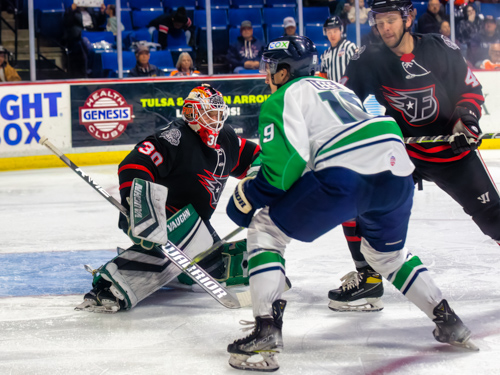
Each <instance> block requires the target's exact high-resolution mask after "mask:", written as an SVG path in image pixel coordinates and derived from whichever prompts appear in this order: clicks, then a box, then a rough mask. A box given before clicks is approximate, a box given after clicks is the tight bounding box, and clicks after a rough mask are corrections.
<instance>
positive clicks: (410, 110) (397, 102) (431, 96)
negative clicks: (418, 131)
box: [382, 85, 439, 126]
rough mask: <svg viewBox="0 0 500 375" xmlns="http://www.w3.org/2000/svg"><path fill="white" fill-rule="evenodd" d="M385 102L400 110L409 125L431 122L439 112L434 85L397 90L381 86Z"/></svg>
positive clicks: (421, 124)
mask: <svg viewBox="0 0 500 375" xmlns="http://www.w3.org/2000/svg"><path fill="white" fill-rule="evenodd" d="M382 87H383V89H384V91H383V95H384V98H385V100H387V103H388V104H389V105H390V106H391V107H392V108H394V109H395V110H396V111H398V112H400V113H401V115H402V116H403V118H404V120H405V121H406V122H407V123H408V124H409V125H411V126H424V125H427V124H429V123H431V122H433V121H434V120H435V119H436V118H437V116H438V113H439V102H438V100H437V98H436V96H435V92H436V88H435V86H434V85H431V86H427V87H422V88H417V89H413V90H399V89H394V88H390V87H386V86H382Z"/></svg>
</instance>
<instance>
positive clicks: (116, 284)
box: [97, 205, 213, 310]
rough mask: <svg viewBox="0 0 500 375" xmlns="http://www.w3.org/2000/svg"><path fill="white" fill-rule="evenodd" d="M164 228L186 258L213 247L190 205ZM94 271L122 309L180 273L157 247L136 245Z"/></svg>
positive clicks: (128, 307) (121, 250)
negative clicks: (147, 248) (98, 274)
mask: <svg viewBox="0 0 500 375" xmlns="http://www.w3.org/2000/svg"><path fill="white" fill-rule="evenodd" d="M167 229H168V231H169V238H170V240H171V241H172V242H173V243H174V244H175V245H177V246H178V247H179V248H180V249H181V250H183V251H184V252H185V253H186V254H187V255H189V256H190V257H195V256H196V255H198V254H199V253H200V252H202V251H204V250H206V249H208V248H209V247H210V246H211V245H212V244H213V237H212V235H211V233H210V231H209V230H208V228H207V227H206V225H205V223H204V222H203V220H201V218H200V217H199V216H198V214H197V213H196V211H195V210H194V208H193V207H192V206H191V205H189V206H186V207H185V208H184V209H182V210H180V211H179V212H177V213H176V214H175V215H174V216H172V217H171V218H170V219H169V221H168V223H167ZM98 271H99V273H100V276H97V277H102V278H104V279H105V280H107V281H109V282H110V283H111V286H110V287H109V290H110V291H111V293H113V295H115V296H116V297H117V298H118V299H120V300H121V301H123V304H124V309H125V310H128V309H131V308H132V307H134V306H136V305H137V304H138V303H139V302H140V301H142V300H143V299H145V298H146V297H148V296H149V295H151V294H152V293H154V292H155V291H157V290H158V289H160V288H161V287H163V286H164V285H166V284H168V283H169V282H171V281H172V280H174V279H176V278H177V276H179V274H180V273H181V271H180V269H179V268H178V267H177V266H175V265H174V264H171V262H170V261H169V260H168V258H166V257H165V255H164V254H163V252H162V251H161V249H160V248H158V247H154V248H153V249H152V250H144V249H143V248H142V247H141V246H139V245H133V246H132V247H130V248H129V249H127V250H123V249H119V251H118V256H116V257H115V258H113V259H112V260H111V261H110V262H108V263H106V264H105V265H103V266H101V267H100V268H99V270H98Z"/></svg>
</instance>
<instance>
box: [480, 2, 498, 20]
mask: <svg viewBox="0 0 500 375" xmlns="http://www.w3.org/2000/svg"><path fill="white" fill-rule="evenodd" d="M481 13H482V14H484V15H485V16H493V17H495V18H500V4H498V3H481Z"/></svg>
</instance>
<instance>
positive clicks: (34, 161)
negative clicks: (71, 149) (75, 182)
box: [0, 151, 130, 171]
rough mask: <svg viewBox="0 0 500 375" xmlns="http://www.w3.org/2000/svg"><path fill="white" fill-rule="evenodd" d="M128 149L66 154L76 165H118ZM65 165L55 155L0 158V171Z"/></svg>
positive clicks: (127, 152)
mask: <svg viewBox="0 0 500 375" xmlns="http://www.w3.org/2000/svg"><path fill="white" fill-rule="evenodd" d="M129 153H130V151H107V152H89V153H80V154H66V156H67V157H68V158H69V159H70V160H71V161H72V162H73V163H75V164H76V165H78V166H79V167H80V166H82V167H83V166H86V165H101V164H116V165H118V164H119V163H120V162H121V161H122V160H123V159H124V158H125V156H127V155H128V154H129ZM59 167H66V164H64V163H63V162H62V160H61V159H59V158H58V157H57V156H55V155H37V156H19V157H15V158H0V171H15V170H21V169H38V168H59Z"/></svg>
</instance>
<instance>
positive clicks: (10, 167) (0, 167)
mask: <svg viewBox="0 0 500 375" xmlns="http://www.w3.org/2000/svg"><path fill="white" fill-rule="evenodd" d="M479 149H480V150H498V149H500V139H483V141H482V143H481V147H479ZM129 152H130V151H107V152H89V153H80V154H67V156H68V158H69V159H70V160H71V161H72V162H73V163H75V164H76V165H78V166H82V167H83V166H87V165H101V164H117V165H118V164H119V163H120V162H121V161H122V160H123V159H124V158H125V156H127V154H128V153H129ZM65 166H66V164H64V163H63V162H62V161H61V159H59V158H58V157H57V156H55V155H37V156H18V157H15V158H0V171H16V170H22V169H39V168H60V167H65Z"/></svg>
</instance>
